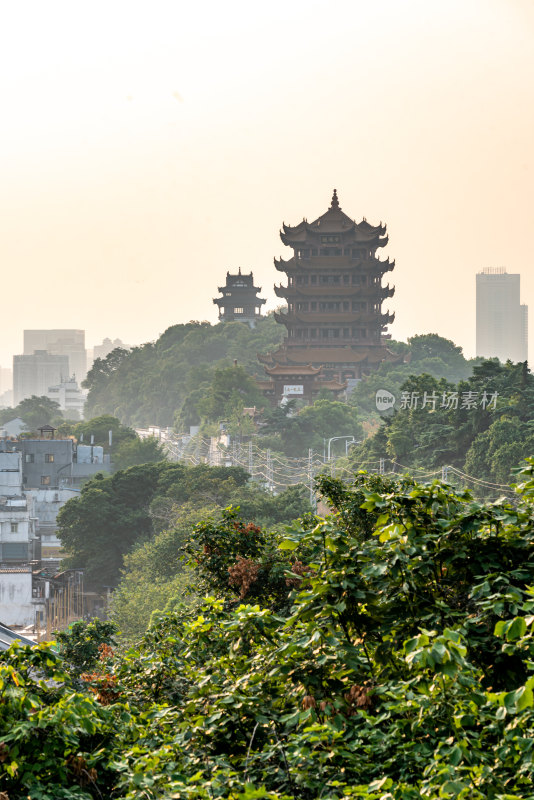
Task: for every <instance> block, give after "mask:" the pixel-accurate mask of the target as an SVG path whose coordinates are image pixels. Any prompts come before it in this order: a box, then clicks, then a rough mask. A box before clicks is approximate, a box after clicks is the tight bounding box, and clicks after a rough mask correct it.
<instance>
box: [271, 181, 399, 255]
mask: <svg viewBox="0 0 534 800" xmlns="http://www.w3.org/2000/svg"><path fill="white" fill-rule="evenodd" d="M282 229H283V230H282V231H281V233H280V236H281V238H282V241H283V242H284V244H289V243H290V241H292V240H293V241H295V240H297V241H304V240H305V236H306V234H307V233H325V234H327V233H352V234H354V237H355V239H357V240H358V241H361V242H370V241H372V240H373V239H376V238H377V237H378V236H383V235H384V234H385V232H386V227H385V225H382V223H380V225H371V224H370V223H369V222H367V220H366V219H365V218H364V219H363V220H362V221H361V222H359V223H358V222H356V221H355V220H353V219H351V218H350V217H349V216H347V214H345V213H344V212H343V211H342V210H341V207H340V205H339V200H338V196H337V191H336V190H335V189H334V194H333V195H332V202H331V204H330V208H329V209H328V211H326V212H325V213H324V214H322V215H321V216H320V217H318V218H317V219H316V220H314V221H313V222H308V221H307V220H306V219H303V220H302V222H300V223H299V224H298V225H295V226H291V225H285V224H283V225H282Z"/></svg>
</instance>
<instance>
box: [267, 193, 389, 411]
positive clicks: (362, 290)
mask: <svg viewBox="0 0 534 800" xmlns="http://www.w3.org/2000/svg"><path fill="white" fill-rule="evenodd" d="M282 227H283V229H282V231H281V232H280V237H281V239H282V242H283V243H284V244H285V245H287V246H288V247H291V248H292V250H293V255H292V257H291V258H290V259H288V260H287V261H284V260H282V259H280V260H277V259H275V262H274V263H275V267H276V269H277V270H278V271H279V272H282V273H284V274H285V275H286V277H287V285H285V286H283V285H280V286H275V287H274V289H275V292H276V294H277V295H278V297H281V298H283V299H284V300H285V302H286V303H287V312H286V313H276V314H275V318H276V320H277V322H280V323H282V324H283V325H285V327H286V329H287V336H286V338H285V339H284V342H283V344H282V345H281V346H280V347H279V349H278V350H277V351H276V352H273V353H270V354H269V355H267V356H260V357H259V358H260V361H261V362H262V363H263V364H264V368H265V372H266V373H267V375H268V376H269V380H267V381H260V386H261V388H262V390H263V391H264V394H265V395H266V396H267V397H269V398H270V399H271V401H272V402H273V403H278V402H280V400H281V399H282V397H284V396H285V397H288V398H291V397H300V398H302V399H303V400H304V401H305V402H308V403H311V402H313V400H314V399H315V397H316V395H317V394H318V392H319V391H320V390H321V389H322V388H325V389H330V390H331V391H333V392H334V393H335V395H339V394H341V393H342V392H343V391H344V390H345V389H346V388H347V386H349V387H350V386H353V385H354V384H355V382H356V381H357V380H358V379H360V378H362V377H363V376H364V375H367V374H368V373H370V372H372V371H373V370H374V369H376V368H377V366H378V365H379V364H380V363H381V362H382V361H385V360H391V361H396V360H398V358H397V356H396V355H394V354H393V353H391V352H390V351H389V350H388V348H387V345H386V342H387V339H388V338H389V337H388V336H387V334H386V326H387V325H388V324H389V323H391V322H393V319H394V315H393V314H389V313H388V312H383V311H382V302H383V301H384V300H385V299H386V298H388V297H392V296H393V294H394V292H395V289H394V288H393V287H390V286H389V284H388V285H387V286H383V285H382V278H383V276H384V275H385V273H386V272H391V270H392V269H393V268H394V266H395V262H394V261H390V260H389V258H387V259H386V260H381V259H380V258H379V257H378V256H377V251H378V250H379V249H380V248H382V247H385V246H386V245H387V243H388V237H387V235H386V227H385V226H384V225H382V224H380V225H370V224H369V223H368V222H367V220H366V219H365V217H364V218H363V220H362V221H361V222H359V223H357V222H355V221H354V220H352V219H351V218H350V217H348V216H347V215H346V214H345V213H344V212H343V211H342V210H341V208H340V205H339V200H338V197H337V192H336V190H335V189H334V194H333V197H332V202H331V205H330V208H329V209H328V211H327V212H326V213H325V214H323V215H322V216H321V217H319V218H318V219H316V220H315V221H314V222H308V221H307V220H306V219H304V220H303V221H302V222H301V223H300V224H299V225H296V226H295V227H291V226H288V225H283V226H282Z"/></svg>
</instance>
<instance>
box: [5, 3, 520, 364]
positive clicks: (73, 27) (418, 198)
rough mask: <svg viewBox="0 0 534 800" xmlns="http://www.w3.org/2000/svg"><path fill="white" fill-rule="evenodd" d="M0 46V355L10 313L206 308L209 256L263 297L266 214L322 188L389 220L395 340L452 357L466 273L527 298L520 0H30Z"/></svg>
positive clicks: (110, 332)
mask: <svg viewBox="0 0 534 800" xmlns="http://www.w3.org/2000/svg"><path fill="white" fill-rule="evenodd" d="M1 37H2V47H1V50H0V60H1V64H2V75H3V76H4V77H3V81H2V84H1V88H0V98H1V101H2V118H3V125H2V127H3V131H2V140H3V147H2V151H1V154H2V155H1V157H2V174H3V180H2V184H1V186H0V204H1V222H0V225H1V227H2V236H1V238H2V258H3V263H4V274H5V276H7V277H9V279H10V282H11V284H12V286H13V287H14V288H15V290H16V295H15V296H16V302H12V303H9V304H4V308H3V315H2V318H3V336H2V344H1V349H0V363H1V364H2V365H3V366H10V365H11V357H12V355H13V354H14V353H20V352H22V330H23V329H24V328H60V327H65V328H82V329H85V330H86V332H87V335H86V341H87V343H88V345H89V346H92V345H93V344H96V343H98V342H100V341H101V340H102V339H103V337H105V336H111V337H112V338H114V337H117V336H119V337H121V338H122V339H123V340H124V341H126V342H129V343H132V344H135V343H141V342H144V341H147V340H151V339H154V338H156V337H157V336H158V334H159V333H160V332H162V331H163V330H164V329H165V328H167V327H168V326H170V325H173V324H175V323H178V322H185V321H187V320H189V319H208V320H210V321H215V320H216V318H217V309H216V307H215V306H214V305H213V303H212V298H213V297H215V296H216V294H217V286H219V285H221V284H222V283H223V282H224V275H225V273H226V271H227V270H228V269H230V270H232V271H237V268H238V267H241V268H242V269H243V270H246V271H249V270H251V269H252V270H253V272H254V275H255V279H256V283H257V284H258V285H259V286H262V294H263V296H265V297H267V298H268V304H267V308H274V307H276V306H277V305H278V304H279V302H280V301H279V300H278V299H277V298H276V297H275V295H274V292H273V284H274V283H275V282H279V275H278V274H277V273H276V271H275V269H274V267H273V257H274V256H277V257H278V256H280V255H283V256H284V258H287V257H288V255H289V254H288V252H287V251H286V252H284V247H283V245H282V243H281V242H280V239H279V235H278V231H279V229H280V227H281V225H282V222H283V221H284V222H286V223H289V224H293V225H295V224H297V223H298V222H299V221H300V220H301V219H302V217H303V216H304V217H307V218H308V219H309V220H312V219H314V218H316V217H317V216H319V215H320V214H322V213H324V211H326V209H327V208H328V206H329V204H330V199H331V196H332V189H333V188H334V187H336V188H337V190H338V194H339V201H340V205H341V207H342V208H343V210H344V211H345V212H346V213H347V214H349V216H351V217H355V218H356V219H357V220H358V221H359V220H360V219H361V218H362V217H363V216H365V217H366V218H367V219H368V220H369V221H370V222H371V223H372V224H378V223H379V222H380V221H382V222H383V223H385V224H386V225H387V226H388V234H389V239H390V243H389V245H388V247H387V248H386V250H385V253H384V256H385V255H389V256H390V258H392V259H393V258H394V259H395V260H396V264H397V266H396V268H395V271H394V273H393V277H392V283H394V284H395V285H396V287H397V291H396V294H395V296H394V297H393V298H392V299H391V300H390V301H388V302H386V303H385V307H386V308H388V309H389V310H390V311H395V313H396V319H395V322H394V323H393V325H392V326H391V327H390V332H391V333H392V335H393V336H394V337H395V338H398V339H405V338H406V337H407V336H410V335H412V334H415V333H425V332H431V331H432V332H436V333H439V334H440V335H442V336H446V337H448V338H451V339H453V340H454V341H455V342H457V343H458V344H460V345H462V346H463V347H464V350H465V352H466V354H467V355H469V356H471V355H474V350H475V274H476V273H477V272H478V271H480V270H482V269H483V268H485V267H497V266H503V267H506V269H507V270H508V272H512V273H514V272H520V273H521V277H522V302H524V303H527V304H529V305H530V306H531V308H532V307H534V270H533V269H532V265H531V256H530V254H529V251H528V248H527V247H526V245H527V243H528V242H529V241H530V239H531V238H532V234H533V227H534V222H533V217H532V205H533V200H534V197H533V194H534V190H533V175H532V170H533V163H532V141H533V134H534V82H533V80H532V76H533V75H534V48H533V40H534V13H533V11H532V6H531V4H530V3H528V2H520V1H519V0H468V1H467V2H466V1H465V0H462V1H461V2H460V1H459V0H449V2H447V3H444V2H431V3H429V2H420V1H419V0H408V1H407V2H403V3H399V2H395V1H394V0H386V1H385V2H382V3H380V4H372V3H369V2H367V3H364V2H359V1H358V2H354V1H353V2H334V3H331V4H329V5H328V6H326V5H325V4H323V3H321V4H319V3H317V2H306V3H304V2H300V0H295V1H294V2H289V3H287V2H285V3H282V2H273V3H270V4H268V6H266V7H260V6H258V5H255V4H247V3H243V2H230V3H226V4H219V3H207V4H202V5H198V6H192V5H187V6H186V5H185V4H181V3H179V4H176V3H170V2H156V3H151V4H148V3H146V2H145V3H123V2H115V3H113V4H107V3H106V4H104V3H102V2H96V3H92V4H91V5H89V4H72V3H66V2H49V3H46V4H40V3H36V2H35V3H27V4H24V5H15V4H13V5H8V4H5V6H4V7H3V20H2V33H1ZM533 328H534V326H532V325H531V331H532V329H533ZM530 347H531V352H534V351H533V350H532V348H533V347H534V339H533V335H532V333H531V336H530Z"/></svg>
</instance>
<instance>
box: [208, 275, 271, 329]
mask: <svg viewBox="0 0 534 800" xmlns="http://www.w3.org/2000/svg"><path fill="white" fill-rule="evenodd" d="M218 291H219V292H220V293H221V294H222V297H215V298H214V300H213V302H214V303H215V305H217V306H219V320H220V321H221V322H235V321H237V322H246V323H248V325H249V326H250V327H251V328H254V327H255V325H256V321H257V320H258V319H259V318H260V317H261V307H262V305H263V304H264V303H265V302H266V301H265V300H263V299H262V298H261V297H258V294H259V293H260V292H261V287H257V286H254V277H253V275H252V272H249V274H248V275H243V274H242V273H241V268H240V269H239V272H238V273H237V275H231V274H230V273H229V272H227V273H226V286H219V288H218Z"/></svg>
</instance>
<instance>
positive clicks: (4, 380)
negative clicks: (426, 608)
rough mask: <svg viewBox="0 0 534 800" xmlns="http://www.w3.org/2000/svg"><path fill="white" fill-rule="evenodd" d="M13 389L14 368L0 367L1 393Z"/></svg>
mask: <svg viewBox="0 0 534 800" xmlns="http://www.w3.org/2000/svg"><path fill="white" fill-rule="evenodd" d="M12 389H13V370H12V369H8V368H7V367H0V395H1V394H3V393H4V392H8V391H10V390H12Z"/></svg>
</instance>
